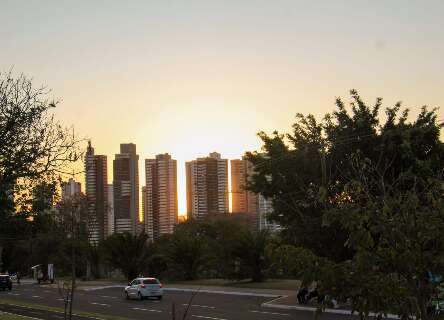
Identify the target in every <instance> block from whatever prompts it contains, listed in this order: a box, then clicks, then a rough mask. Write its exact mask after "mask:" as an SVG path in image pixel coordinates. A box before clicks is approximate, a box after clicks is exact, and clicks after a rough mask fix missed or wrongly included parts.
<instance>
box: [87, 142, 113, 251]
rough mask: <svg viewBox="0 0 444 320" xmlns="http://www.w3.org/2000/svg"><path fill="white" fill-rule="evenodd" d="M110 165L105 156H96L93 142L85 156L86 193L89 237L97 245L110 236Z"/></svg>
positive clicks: (89, 143) (89, 144)
mask: <svg viewBox="0 0 444 320" xmlns="http://www.w3.org/2000/svg"><path fill="white" fill-rule="evenodd" d="M107 186H108V165H107V158H106V156H105V155H95V154H94V148H93V147H92V146H91V141H89V142H88V147H87V150H86V155H85V193H86V198H87V202H88V219H87V220H88V221H87V227H88V237H89V241H90V242H91V243H93V244H97V243H98V242H99V241H101V240H103V239H105V238H106V236H107V234H108V211H107V202H108V201H107V200H108V192H107Z"/></svg>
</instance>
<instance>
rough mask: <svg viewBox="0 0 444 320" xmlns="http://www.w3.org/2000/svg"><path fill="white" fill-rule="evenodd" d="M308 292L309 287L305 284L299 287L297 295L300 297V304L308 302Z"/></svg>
mask: <svg viewBox="0 0 444 320" xmlns="http://www.w3.org/2000/svg"><path fill="white" fill-rule="evenodd" d="M307 294H308V289H307V287H305V286H304V287H302V288H300V289H299V291H298V294H297V296H296V297H297V298H298V302H299V304H306V303H307Z"/></svg>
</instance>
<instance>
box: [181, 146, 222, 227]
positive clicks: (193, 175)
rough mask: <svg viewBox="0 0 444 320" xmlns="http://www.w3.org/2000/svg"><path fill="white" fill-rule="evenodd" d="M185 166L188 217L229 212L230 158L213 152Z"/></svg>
mask: <svg viewBox="0 0 444 320" xmlns="http://www.w3.org/2000/svg"><path fill="white" fill-rule="evenodd" d="M185 167H186V188H187V215H188V218H201V217H204V216H205V215H208V214H218V213H228V212H229V200H228V160H226V159H221V156H220V154H219V153H217V152H213V153H210V155H209V156H208V157H205V158H198V159H196V160H193V161H190V162H187V163H186V164H185Z"/></svg>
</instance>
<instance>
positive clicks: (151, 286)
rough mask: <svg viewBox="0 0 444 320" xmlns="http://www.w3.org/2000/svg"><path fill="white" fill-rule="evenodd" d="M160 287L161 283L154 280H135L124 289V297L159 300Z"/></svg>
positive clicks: (161, 293)
mask: <svg viewBox="0 0 444 320" xmlns="http://www.w3.org/2000/svg"><path fill="white" fill-rule="evenodd" d="M162 287H163V286H162V283H160V281H159V280H157V279H156V278H136V279H134V280H133V281H131V282H130V283H128V286H127V287H125V297H126V299H131V298H137V299H139V300H143V299H145V298H150V297H155V298H157V299H159V300H161V299H162V295H163V289H162Z"/></svg>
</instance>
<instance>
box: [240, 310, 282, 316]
mask: <svg viewBox="0 0 444 320" xmlns="http://www.w3.org/2000/svg"><path fill="white" fill-rule="evenodd" d="M248 312H254V313H263V314H274V315H278V316H289V315H290V314H289V313H279V312H267V311H258V310H248Z"/></svg>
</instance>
